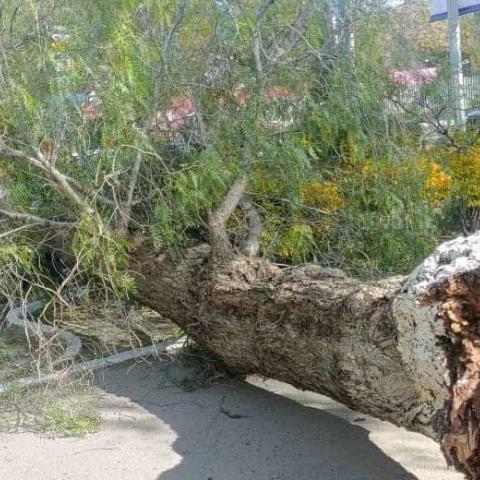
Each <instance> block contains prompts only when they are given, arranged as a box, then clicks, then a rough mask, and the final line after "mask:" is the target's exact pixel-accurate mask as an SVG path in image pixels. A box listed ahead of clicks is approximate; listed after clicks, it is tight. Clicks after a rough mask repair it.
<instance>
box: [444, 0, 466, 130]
mask: <svg viewBox="0 0 480 480" xmlns="http://www.w3.org/2000/svg"><path fill="white" fill-rule="evenodd" d="M447 14H448V49H449V52H450V71H451V84H452V109H453V110H454V112H455V124H456V125H457V127H460V128H463V126H464V125H465V96H464V92H463V70H462V46H461V37H460V22H459V18H458V0H447Z"/></svg>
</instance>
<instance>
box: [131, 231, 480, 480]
mask: <svg viewBox="0 0 480 480" xmlns="http://www.w3.org/2000/svg"><path fill="white" fill-rule="evenodd" d="M211 250H212V248H211V247H210V246H208V245H200V246H197V247H195V248H191V249H189V250H188V251H187V252H186V253H185V256H184V258H183V260H182V261H181V262H180V263H178V264H173V263H171V262H170V261H169V260H168V259H167V257H166V256H165V255H163V254H158V253H156V252H155V251H154V249H153V248H152V247H151V246H149V245H148V244H145V245H143V246H141V247H140V248H138V249H137V251H136V253H135V255H134V258H133V263H132V265H133V269H134V271H135V272H136V274H137V275H136V276H137V282H138V283H137V284H138V294H139V298H140V300H141V301H142V302H143V303H144V304H146V305H149V306H150V307H152V308H153V309H155V310H157V311H158V312H160V313H161V314H163V315H164V316H166V317H168V318H170V319H171V320H173V321H174V322H175V323H177V324H178V325H179V326H181V327H182V328H183V329H184V330H185V331H186V332H187V333H188V334H189V335H191V336H192V337H193V338H194V339H195V340H197V341H198V342H200V343H202V344H203V345H205V346H207V347H208V348H209V349H210V351H211V352H213V353H214V354H216V355H218V356H220V357H221V358H222V359H223V360H224V362H225V363H226V364H227V365H228V366H229V367H233V368H235V369H237V370H240V371H242V372H244V373H260V374H263V375H265V376H268V377H272V378H275V379H278V380H281V381H284V382H288V383H290V384H292V385H295V386H296V387H299V388H302V389H307V390H312V391H315V392H320V393H323V394H326V395H328V396H330V397H332V398H335V399H336V400H339V401H340V402H342V403H344V404H346V405H348V406H350V407H352V408H354V409H356V410H359V411H362V412H365V413H368V414H371V415H373V416H376V417H378V418H381V419H385V420H389V421H391V422H393V423H395V424H396V425H401V426H405V427H407V428H409V429H412V430H416V431H419V432H422V433H424V434H426V435H428V436H430V437H433V438H436V439H437V440H439V441H440V442H441V445H442V448H443V451H444V454H445V456H446V458H447V460H448V461H449V463H453V464H454V465H455V466H456V467H457V468H458V469H460V470H461V471H463V472H464V473H465V474H466V476H467V478H468V479H480V455H479V454H480V448H479V419H480V386H479V385H480V375H479V370H480V327H479V322H478V320H479V318H480V296H479V293H480V235H473V236H470V237H467V238H463V237H461V238H459V239H456V240H453V241H451V242H448V243H445V244H443V245H442V246H440V247H439V248H438V249H437V250H436V251H435V252H434V253H433V254H432V255H431V256H430V257H429V258H428V259H427V260H425V262H424V263H423V264H422V265H421V266H420V267H418V268H417V269H416V270H415V271H414V272H413V273H412V274H411V275H410V276H409V277H394V278H390V279H387V280H382V281H378V282H362V281H360V280H357V279H353V278H350V277H348V276H346V275H345V274H343V273H342V272H340V271H337V270H328V269H324V268H321V267H319V266H316V265H305V266H299V267H288V268H282V267H280V266H276V265H273V264H271V263H268V262H265V261H262V260H260V259H258V258H249V257H246V256H243V255H237V256H234V257H232V258H231V259H230V260H229V261H225V262H223V264H222V267H221V268H219V267H218V265H216V264H212V262H211V256H212V251H211ZM212 265H213V266H212Z"/></svg>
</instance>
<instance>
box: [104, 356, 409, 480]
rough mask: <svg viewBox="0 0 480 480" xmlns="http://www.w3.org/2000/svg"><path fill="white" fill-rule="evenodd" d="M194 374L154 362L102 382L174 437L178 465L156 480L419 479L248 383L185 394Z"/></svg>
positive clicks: (110, 373) (333, 425) (329, 420)
mask: <svg viewBox="0 0 480 480" xmlns="http://www.w3.org/2000/svg"><path fill="white" fill-rule="evenodd" d="M190 374H191V372H188V369H187V370H185V368H183V367H182V365H179V362H155V363H153V364H150V365H148V364H139V365H135V366H133V367H132V368H130V369H129V370H126V369H124V368H122V369H120V368H119V369H109V370H106V371H104V372H102V373H101V376H99V377H98V378H97V384H98V386H100V387H101V388H102V389H103V390H105V391H106V392H108V393H110V394H113V395H116V396H121V397H127V398H129V399H130V400H131V401H133V402H135V403H136V404H138V405H140V406H142V407H143V408H144V409H145V410H147V411H148V412H149V413H150V414H153V415H154V416H155V417H157V419H158V420H159V421H160V422H162V423H163V424H167V425H168V426H169V427H170V428H171V429H172V430H173V431H174V432H175V435H176V439H175V440H174V441H173V443H172V444H171V448H172V449H173V450H174V451H175V452H176V454H178V456H179V458H181V460H180V461H179V463H178V464H177V465H175V466H174V467H173V468H170V469H169V470H168V471H165V472H163V473H161V474H160V475H159V476H158V478H157V480H377V479H378V480H407V479H411V480H415V478H416V477H414V476H413V475H412V474H410V473H408V472H407V471H406V470H405V469H403V468H402V466H401V465H399V464H398V463H396V462H395V461H393V460H392V459H391V458H389V457H387V456H386V455H385V454H384V453H383V452H382V451H381V450H380V449H379V448H377V447H376V446H375V445H374V444H373V443H371V442H370V441H369V439H368V432H367V431H366V430H364V429H363V428H361V427H357V426H355V425H351V424H349V423H348V422H346V421H345V420H342V419H340V418H337V417H335V416H333V415H330V414H328V413H326V412H323V411H321V410H318V409H314V408H308V407H304V406H302V405H300V404H298V403H296V402H294V401H292V400H289V399H287V398H284V397H282V396H278V395H275V394H272V393H270V392H267V391H265V390H263V389H260V388H256V387H254V386H252V385H250V384H248V383H241V382H238V383H235V382H234V383H228V384H224V385H215V386H213V387H210V388H201V389H196V390H194V391H190V392H188V391H185V390H184V389H182V388H181V387H179V385H180V384H182V385H188V382H189V378H188V376H189V375H190ZM125 375H128V376H129V378H128V381H126V378H125ZM152 421H154V420H152Z"/></svg>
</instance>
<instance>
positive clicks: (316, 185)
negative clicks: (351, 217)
mask: <svg viewBox="0 0 480 480" xmlns="http://www.w3.org/2000/svg"><path fill="white" fill-rule="evenodd" d="M302 200H303V203H304V204H305V205H309V206H312V207H316V208H318V209H320V210H323V211H324V212H327V213H332V212H335V211H337V210H340V209H341V208H342V206H343V198H342V195H341V191H340V187H339V186H338V184H337V183H335V182H333V181H327V182H320V181H315V182H311V183H307V184H306V185H305V186H304V187H303V190H302Z"/></svg>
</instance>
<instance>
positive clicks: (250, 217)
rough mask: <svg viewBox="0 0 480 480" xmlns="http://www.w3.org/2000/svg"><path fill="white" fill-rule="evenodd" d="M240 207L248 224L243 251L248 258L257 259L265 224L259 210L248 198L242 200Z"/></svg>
mask: <svg viewBox="0 0 480 480" xmlns="http://www.w3.org/2000/svg"><path fill="white" fill-rule="evenodd" d="M238 206H239V207H240V208H241V209H242V210H243V212H244V213H245V216H246V217H247V222H248V229H249V233H248V238H247V240H246V242H245V245H244V246H243V251H244V253H245V255H247V256H248V257H256V256H257V255H258V251H259V250H260V241H261V235H262V231H263V224H262V219H261V218H260V215H259V214H258V212H257V209H256V208H255V207H254V206H253V204H252V203H251V202H250V201H249V200H247V199H246V198H241V199H240V202H239V204H238Z"/></svg>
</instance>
